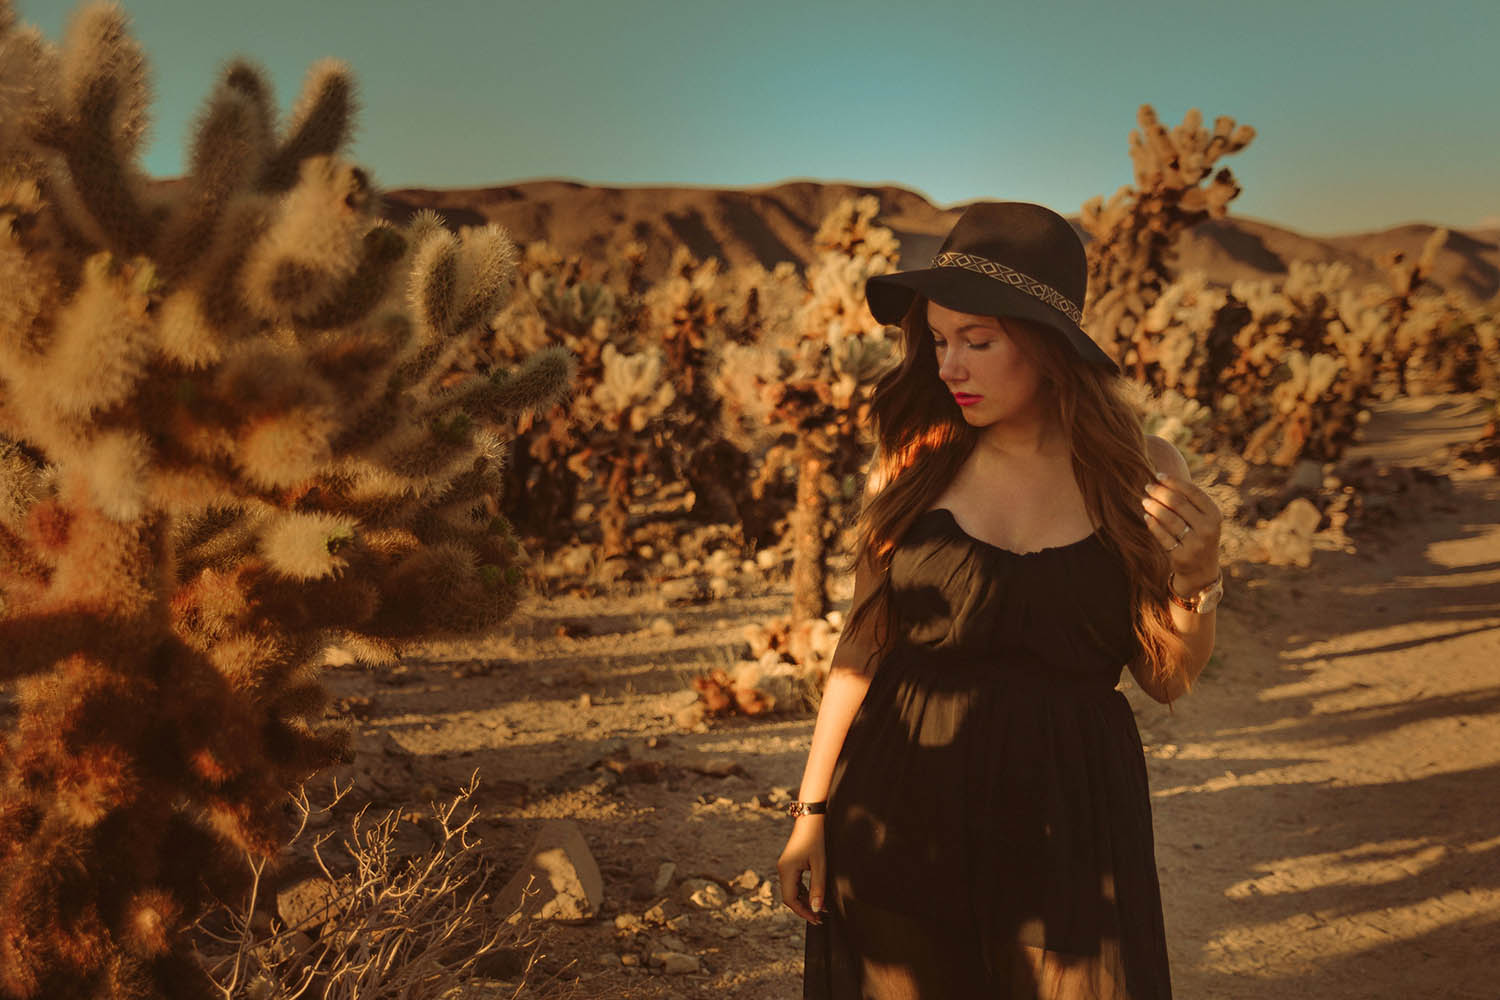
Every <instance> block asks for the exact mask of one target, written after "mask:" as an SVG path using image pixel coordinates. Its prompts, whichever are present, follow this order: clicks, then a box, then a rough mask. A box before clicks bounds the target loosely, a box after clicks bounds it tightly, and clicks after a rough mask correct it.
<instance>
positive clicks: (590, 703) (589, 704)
mask: <svg viewBox="0 0 1500 1000" xmlns="http://www.w3.org/2000/svg"><path fill="white" fill-rule="evenodd" d="M578 707H579V708H593V707H594V699H593V698H591V697H590V696H589V693H588V692H587V691H585V692H584V693H583V694H581V695H579V696H578Z"/></svg>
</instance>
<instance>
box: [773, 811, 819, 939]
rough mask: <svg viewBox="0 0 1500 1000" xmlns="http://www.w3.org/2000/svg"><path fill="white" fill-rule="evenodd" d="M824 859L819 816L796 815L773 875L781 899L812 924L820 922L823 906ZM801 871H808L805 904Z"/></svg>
mask: <svg viewBox="0 0 1500 1000" xmlns="http://www.w3.org/2000/svg"><path fill="white" fill-rule="evenodd" d="M824 859H825V855H824V853H823V816H822V815H821V814H813V815H808V816H798V817H797V822H796V825H795V826H793V827H792V835H791V836H790V837H789V838H787V842H786V847H785V849H783V850H782V852H781V857H780V858H779V859H777V861H776V874H777V876H778V877H779V879H780V881H781V901H782V902H783V903H785V904H786V905H787V906H789V907H791V908H792V910H793V912H795V913H796V914H797V916H799V917H801V918H802V919H803V920H808V921H811V922H812V923H815V924H821V923H822V922H823V921H822V919H821V918H820V917H819V916H818V914H819V913H820V912H821V911H822V909H823V888H824V886H823V876H824V873H825V871H826V867H825V865H824ZM805 871H810V872H812V884H811V885H809V886H808V893H807V894H808V900H807V902H806V903H804V902H803V901H802V899H801V897H800V890H801V889H802V873H803V872H805ZM809 903H810V904H811V906H809V905H808V904H809Z"/></svg>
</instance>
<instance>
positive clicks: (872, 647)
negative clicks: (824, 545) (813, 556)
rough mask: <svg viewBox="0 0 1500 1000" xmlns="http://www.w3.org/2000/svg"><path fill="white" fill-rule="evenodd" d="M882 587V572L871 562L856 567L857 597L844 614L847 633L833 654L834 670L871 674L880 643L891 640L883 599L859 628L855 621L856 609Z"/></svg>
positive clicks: (876, 604)
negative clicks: (887, 630)
mask: <svg viewBox="0 0 1500 1000" xmlns="http://www.w3.org/2000/svg"><path fill="white" fill-rule="evenodd" d="M879 583H880V575H879V573H878V571H877V570H875V569H874V568H873V567H872V566H870V565H869V560H868V559H861V560H860V561H859V563H858V564H857V565H856V566H855V567H854V596H853V597H852V598H850V600H849V608H848V610H847V611H846V612H845V613H844V630H843V631H842V632H841V633H840V634H839V641H838V645H837V646H835V647H834V650H833V657H832V659H831V666H832V668H843V669H848V670H854V671H856V672H860V673H868V672H870V669H871V666H872V664H873V657H874V656H875V654H876V653H878V652H879V650H880V639H881V638H882V637H884V638H886V639H887V640H888V639H889V636H887V635H886V629H887V627H888V626H887V623H886V621H885V617H886V611H885V598H884V597H883V596H882V597H877V598H876V603H875V604H873V605H872V606H871V607H870V609H869V611H868V612H867V613H866V614H865V616H864V617H863V618H862V619H861V620H860V621H859V623H858V625H857V627H856V625H855V623H854V620H853V619H854V611H855V609H857V608H859V607H860V606H861V605H862V604H863V603H864V602H865V599H866V598H867V597H868V596H869V595H870V594H872V593H874V591H875V589H876V587H877V586H878V584H879Z"/></svg>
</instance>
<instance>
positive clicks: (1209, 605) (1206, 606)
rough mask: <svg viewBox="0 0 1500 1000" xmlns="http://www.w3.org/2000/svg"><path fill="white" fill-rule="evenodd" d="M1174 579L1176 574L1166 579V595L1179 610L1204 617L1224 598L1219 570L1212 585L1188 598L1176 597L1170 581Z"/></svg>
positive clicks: (1222, 572) (1222, 580) (1221, 573)
mask: <svg viewBox="0 0 1500 1000" xmlns="http://www.w3.org/2000/svg"><path fill="white" fill-rule="evenodd" d="M1176 578H1177V574H1176V573H1173V574H1172V576H1171V577H1169V578H1168V579H1167V593H1168V594H1169V595H1171V598H1172V603H1173V604H1175V605H1177V606H1178V607H1179V608H1185V609H1187V610H1188V611H1191V612H1192V613H1193V614H1195V615H1206V614H1208V613H1209V612H1210V611H1212V610H1213V609H1214V608H1217V607H1218V606H1219V600H1220V599H1221V598H1222V597H1223V596H1224V571H1223V570H1220V571H1219V575H1218V576H1216V577H1214V582H1213V583H1210V584H1209V585H1208V586H1207V587H1204V588H1203V589H1202V590H1200V591H1198V592H1197V593H1196V594H1192V595H1190V596H1188V597H1179V596H1178V594H1177V590H1176V588H1174V587H1173V586H1172V581H1173V580H1175V579H1176Z"/></svg>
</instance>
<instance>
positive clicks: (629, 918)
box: [615, 913, 641, 931]
mask: <svg viewBox="0 0 1500 1000" xmlns="http://www.w3.org/2000/svg"><path fill="white" fill-rule="evenodd" d="M640 928H641V918H640V917H638V916H636V915H635V914H634V913H622V914H620V915H619V916H617V917H615V930H619V931H638V930H640Z"/></svg>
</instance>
